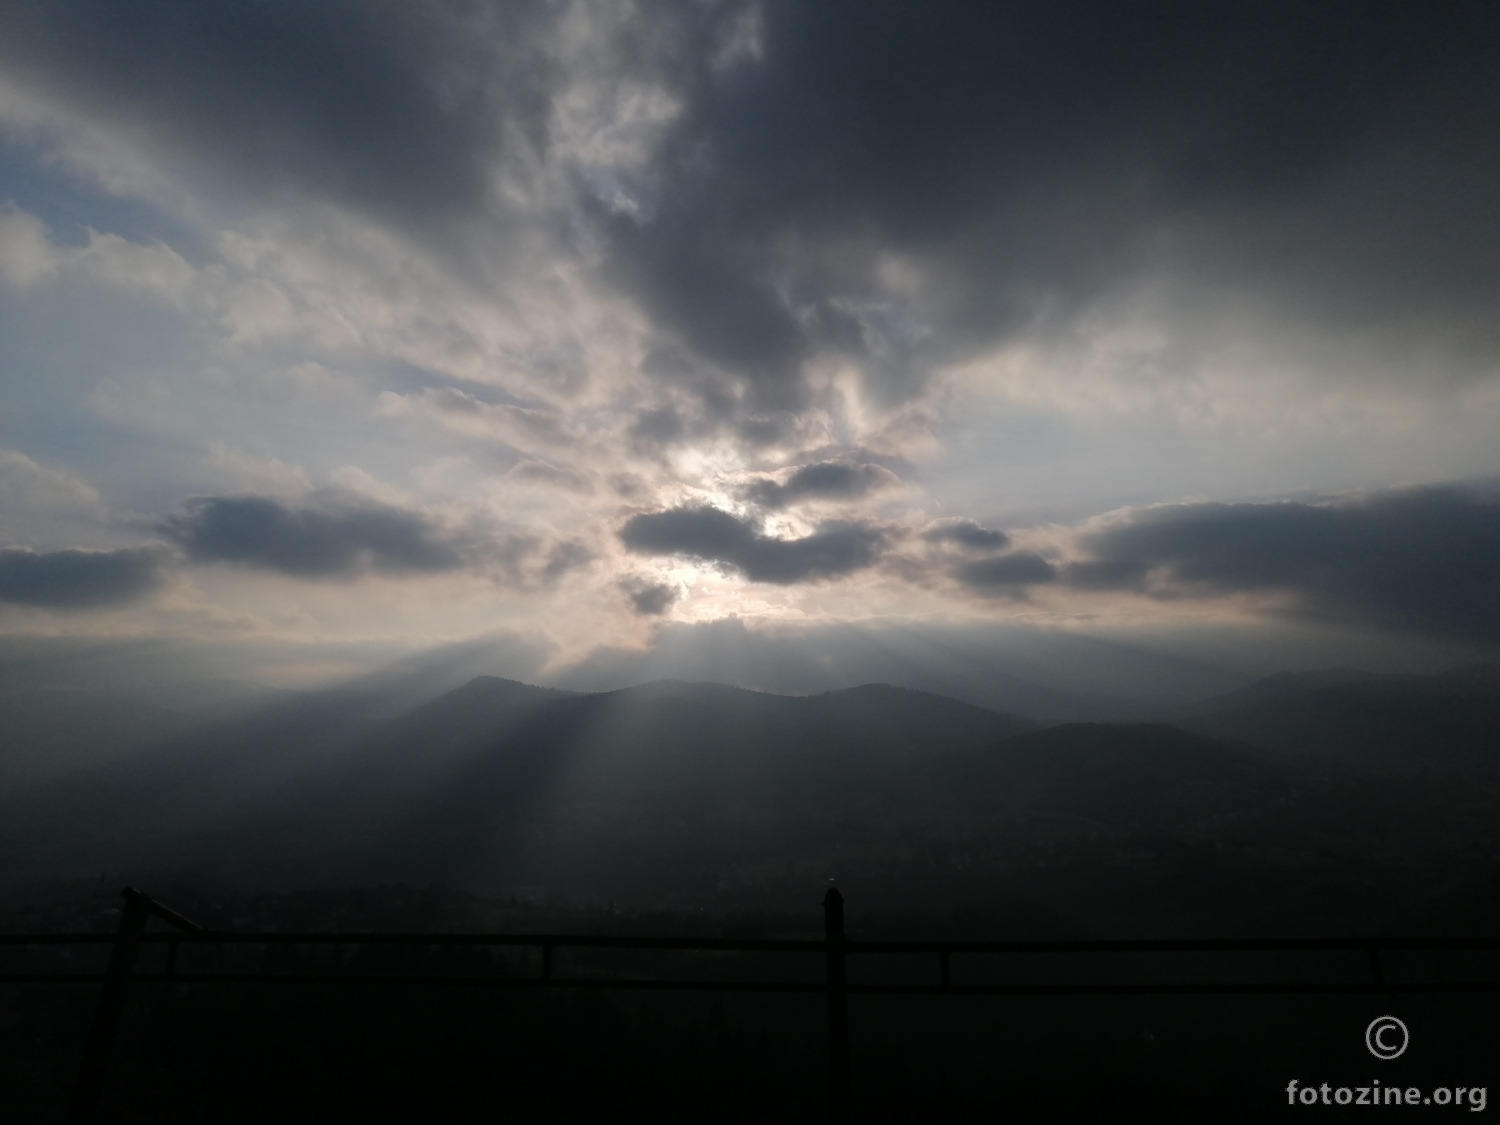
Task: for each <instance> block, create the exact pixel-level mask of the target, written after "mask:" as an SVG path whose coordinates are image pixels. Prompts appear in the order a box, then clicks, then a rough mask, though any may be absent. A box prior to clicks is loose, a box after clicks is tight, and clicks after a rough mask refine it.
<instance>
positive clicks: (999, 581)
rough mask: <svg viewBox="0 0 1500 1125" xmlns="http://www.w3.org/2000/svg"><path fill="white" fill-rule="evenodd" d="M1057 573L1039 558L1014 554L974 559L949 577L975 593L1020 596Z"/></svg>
mask: <svg viewBox="0 0 1500 1125" xmlns="http://www.w3.org/2000/svg"><path fill="white" fill-rule="evenodd" d="M1056 576H1057V570H1056V568H1054V567H1053V565H1052V564H1051V563H1049V562H1048V561H1047V560H1046V559H1044V558H1042V557H1041V556H1040V555H1035V554H1032V553H1031V552H1030V551H1016V552H1015V553H1013V554H1009V555H998V556H996V557H995V558H992V559H975V560H974V561H973V562H966V563H961V564H959V565H958V566H956V567H954V568H953V577H955V578H957V579H958V581H959V583H960V584H962V585H964V586H966V587H968V588H969V589H970V590H974V591H977V592H979V593H1020V592H1021V591H1023V590H1024V589H1025V588H1026V587H1027V586H1035V585H1037V584H1039V583H1042V582H1051V581H1052V580H1053V578H1055V577H1056Z"/></svg>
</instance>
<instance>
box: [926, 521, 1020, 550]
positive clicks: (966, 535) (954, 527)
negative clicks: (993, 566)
mask: <svg viewBox="0 0 1500 1125" xmlns="http://www.w3.org/2000/svg"><path fill="white" fill-rule="evenodd" d="M922 538H923V539H925V540H927V542H929V543H957V544H958V545H959V546H960V547H965V548H967V549H969V550H971V551H999V550H1001V549H1003V548H1004V547H1005V545H1006V544H1007V543H1009V542H1010V536H1008V535H1006V534H1005V532H1003V531H993V530H991V529H990V528H988V527H983V526H981V525H980V524H977V523H975V522H974V521H973V520H963V519H955V520H943V521H941V522H939V523H936V524H934V525H933V526H932V527H929V528H928V529H927V530H926V531H924V532H922Z"/></svg>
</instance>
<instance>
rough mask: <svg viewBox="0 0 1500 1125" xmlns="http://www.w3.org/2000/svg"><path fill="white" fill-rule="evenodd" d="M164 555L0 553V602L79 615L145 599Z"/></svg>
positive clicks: (139, 551)
mask: <svg viewBox="0 0 1500 1125" xmlns="http://www.w3.org/2000/svg"><path fill="white" fill-rule="evenodd" d="M163 565H164V560H163V552H162V551H161V550H159V549H154V548H151V547H134V548H125V549H123V550H118V551H79V550H68V551H50V552H48V553H46V554H38V553H36V552H35V551H28V550H25V549H21V548H13V547H12V548H6V549H4V550H0V602H15V603H17V604H20V605H34V606H46V607H49V608H54V609H83V608H89V607H94V606H107V605H121V604H124V603H126V602H132V601H135V600H137V599H139V598H142V597H145V596H146V595H147V594H149V593H150V592H151V591H152V590H154V589H155V588H156V587H157V586H158V585H160V583H161V579H162V567H163Z"/></svg>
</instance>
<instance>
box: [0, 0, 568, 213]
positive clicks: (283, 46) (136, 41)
mask: <svg viewBox="0 0 1500 1125" xmlns="http://www.w3.org/2000/svg"><path fill="white" fill-rule="evenodd" d="M529 7H530V6H529V5H524V4H522V5H497V6H495V7H494V8H493V9H488V8H486V7H485V6H483V5H478V6H476V5H462V4H451V3H442V2H439V0H412V2H407V0H401V2H380V0H375V2H369V0H316V2H312V0H258V2H254V3H239V2H236V3H210V4H205V3H199V2H197V0H130V2H128V3H118V2H115V0H16V2H14V3H7V4H5V5H4V6H3V10H0V44H3V46H0V59H3V61H4V63H5V65H6V66H7V67H8V68H10V69H11V70H12V72H13V73H17V74H20V75H24V76H26V77H27V78H28V79H30V80H32V81H35V82H37V83H39V84H40V85H42V86H43V87H44V88H47V89H49V90H51V91H52V92H53V93H54V94H56V95H59V96H61V97H63V98H64V99H66V100H68V101H69V102H71V103H73V104H74V105H76V106H80V107H82V108H84V109H85V110H86V111H88V112H90V113H95V114H98V115H100V116H102V117H104V118H105V119H106V120H110V121H112V122H114V123H116V124H119V125H123V126H125V127H127V128H130V129H133V130H140V131H143V132H144V133H146V134H147V135H149V136H151V137H153V138H154V139H155V140H156V141H157V142H159V143H164V144H167V145H168V146H171V147H172V148H173V149H175V150H176V151H177V152H178V153H179V154H182V155H185V156H187V157H188V158H189V159H192V160H195V161H203V162H206V163H207V164H209V165H217V166H219V167H221V168H227V169H228V170H230V171H231V172H232V174H233V177H234V182H235V183H236V185H237V186H240V187H244V186H247V185H250V186H254V185H258V186H260V187H282V188H284V187H290V188H293V189H296V190H304V191H310V192H313V193H317V194H323V195H329V196H333V197H335V198H339V199H342V200H346V201H350V202H353V203H356V204H359V205H365V206H370V207H373V208H374V209H376V210H378V211H381V212H383V213H385V214H387V215H388V216H390V217H395V218H397V219H398V220H403V221H412V220H422V219H426V218H430V217H432V216H434V215H436V214H441V213H452V212H459V211H465V210H472V209H473V208H474V207H475V206H476V205H477V204H478V202H479V200H480V199H481V197H482V194H483V191H484V169H485V163H486V160H487V159H488V158H489V157H490V156H491V155H492V154H493V145H494V136H495V130H494V129H493V127H492V126H493V120H492V116H491V111H490V107H489V104H488V99H487V87H488V85H489V84H490V83H492V82H494V81H497V80H498V79H499V77H500V76H501V75H503V78H504V86H505V93H506V99H505V103H506V104H505V108H506V112H507V113H508V114H511V115H518V114H520V115H531V116H535V115H536V114H538V113H540V112H541V106H542V104H544V100H543V99H539V98H537V97H536V96H535V94H534V93H533V91H534V89H535V85H534V80H535V75H534V73H533V71H534V68H535V66H536V63H535V62H526V61H525V60H526V58H527V55H526V53H525V52H524V50H523V48H524V46H525V36H524V29H523V27H522V26H521V24H522V22H523V19H522V17H524V16H525V15H526V10H527V9H528V8H529ZM507 61H508V63H509V65H503V64H505V63H506V62H507Z"/></svg>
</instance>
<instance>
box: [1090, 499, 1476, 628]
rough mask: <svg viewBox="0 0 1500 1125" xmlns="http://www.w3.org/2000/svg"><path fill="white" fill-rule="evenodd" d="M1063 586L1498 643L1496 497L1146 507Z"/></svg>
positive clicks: (1096, 547) (1105, 533)
mask: <svg viewBox="0 0 1500 1125" xmlns="http://www.w3.org/2000/svg"><path fill="white" fill-rule="evenodd" d="M1081 546H1082V547H1083V548H1084V549H1085V550H1086V551H1087V553H1088V555H1089V556H1090V557H1089V559H1088V561H1085V562H1080V563H1075V564H1074V565H1072V566H1069V567H1068V568H1066V569H1065V570H1064V572H1063V578H1064V580H1065V581H1067V582H1068V583H1070V584H1071V585H1074V586H1078V587H1084V588H1090V589H1114V590H1129V591H1134V592H1139V593H1144V594H1147V595H1149V596H1153V597H1158V598H1173V597H1183V596H1208V597H1214V596H1222V595H1225V594H1236V593H1263V592H1283V593H1286V594H1289V595H1291V596H1293V597H1294V598H1295V606H1296V608H1297V609H1298V611H1300V612H1303V613H1307V614H1312V615H1318V616H1330V617H1341V618H1349V619H1354V620H1360V621H1363V622H1366V623H1369V624H1377V625H1385V626H1394V627H1396V628H1400V629H1413V630H1418V631H1427V632H1436V633H1447V634H1459V635H1472V636H1476V637H1482V638H1486V639H1490V640H1500V494H1497V493H1495V492H1493V491H1481V490H1476V489H1465V488H1417V489H1404V490H1398V491H1393V492H1384V493H1378V494H1374V495H1368V496H1364V497H1359V498H1355V499H1347V500H1340V501H1334V502H1330V503H1326V504H1306V503H1280V504H1185V505H1175V506H1167V507H1160V508H1149V509H1146V510H1144V511H1140V512H1136V513H1133V514H1132V515H1130V516H1129V517H1128V518H1126V519H1123V520H1120V521H1118V522H1117V523H1112V524H1111V525H1109V526H1107V527H1105V528H1103V529H1101V530H1097V531H1093V532H1088V533H1085V534H1084V535H1083V536H1082V537H1081Z"/></svg>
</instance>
